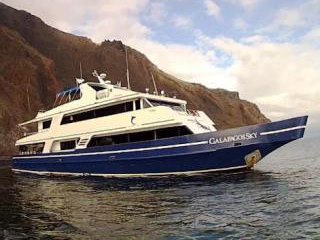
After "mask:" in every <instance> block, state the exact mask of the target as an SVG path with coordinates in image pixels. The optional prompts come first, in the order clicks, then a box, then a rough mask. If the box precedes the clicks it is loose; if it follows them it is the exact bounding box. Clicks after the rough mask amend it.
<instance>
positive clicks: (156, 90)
mask: <svg viewBox="0 0 320 240" xmlns="http://www.w3.org/2000/svg"><path fill="white" fill-rule="evenodd" d="M151 78H152V82H153V87H154V91H155V92H156V95H158V89H157V85H156V81H155V80H154V77H153V73H152V72H151Z"/></svg>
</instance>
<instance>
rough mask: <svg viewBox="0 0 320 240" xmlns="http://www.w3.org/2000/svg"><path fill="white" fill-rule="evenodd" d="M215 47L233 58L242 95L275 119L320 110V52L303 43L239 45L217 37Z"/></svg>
mask: <svg viewBox="0 0 320 240" xmlns="http://www.w3.org/2000/svg"><path fill="white" fill-rule="evenodd" d="M211 44H212V46H213V47H215V48H216V49H218V50H220V51H223V52H224V53H225V54H228V55H229V56H231V57H232V59H233V62H232V64H230V66H229V67H228V68H227V70H228V71H229V73H230V75H231V76H232V77H233V78H235V79H237V87H236V88H237V89H238V90H239V91H240V93H241V96H243V97H245V98H246V99H250V100H252V101H254V102H256V103H257V104H258V105H259V106H261V107H262V109H263V110H264V111H265V112H266V113H268V116H270V117H271V118H272V119H279V118H284V117H286V116H294V115H301V114H306V113H312V114H318V115H319V116H320V109H319V107H318V105H317V103H319V102H320V95H319V91H320V79H319V78H320V50H319V49H318V48H315V47H310V46H305V45H303V44H298V43H297V44H289V43H274V42H269V41H267V40H263V39H260V41H253V42H239V41H235V40H234V39H230V38H214V39H211Z"/></svg>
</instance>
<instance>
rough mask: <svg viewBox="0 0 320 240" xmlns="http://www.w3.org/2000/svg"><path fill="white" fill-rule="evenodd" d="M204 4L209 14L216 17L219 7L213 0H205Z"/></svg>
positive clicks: (218, 13)
mask: <svg viewBox="0 0 320 240" xmlns="http://www.w3.org/2000/svg"><path fill="white" fill-rule="evenodd" d="M204 5H205V7H206V10H207V14H208V15H209V16H213V17H215V18H218V17H219V15H220V7H219V6H218V5H217V4H216V3H215V2H214V1H213V0H205V1H204Z"/></svg>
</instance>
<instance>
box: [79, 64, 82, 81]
mask: <svg viewBox="0 0 320 240" xmlns="http://www.w3.org/2000/svg"><path fill="white" fill-rule="evenodd" d="M79 68H80V78H81V79H82V66H81V62H80V64H79Z"/></svg>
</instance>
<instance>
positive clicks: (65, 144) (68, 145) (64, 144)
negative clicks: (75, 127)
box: [60, 140, 76, 150]
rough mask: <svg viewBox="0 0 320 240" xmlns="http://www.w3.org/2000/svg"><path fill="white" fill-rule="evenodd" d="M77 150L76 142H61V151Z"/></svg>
mask: <svg viewBox="0 0 320 240" xmlns="http://www.w3.org/2000/svg"><path fill="white" fill-rule="evenodd" d="M75 148H76V140H71V141H64V142H60V150H70V149H75Z"/></svg>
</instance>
